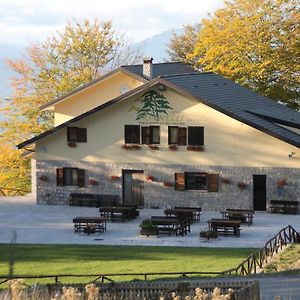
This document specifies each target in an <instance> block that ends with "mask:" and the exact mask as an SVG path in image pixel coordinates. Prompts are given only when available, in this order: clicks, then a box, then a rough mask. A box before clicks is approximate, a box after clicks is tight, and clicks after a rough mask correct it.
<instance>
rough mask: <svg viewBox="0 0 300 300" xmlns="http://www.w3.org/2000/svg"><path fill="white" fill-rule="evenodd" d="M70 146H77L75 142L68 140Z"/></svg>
mask: <svg viewBox="0 0 300 300" xmlns="http://www.w3.org/2000/svg"><path fill="white" fill-rule="evenodd" d="M68 146H69V147H70V148H75V147H76V146H77V144H76V142H68Z"/></svg>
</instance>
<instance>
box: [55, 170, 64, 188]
mask: <svg viewBox="0 0 300 300" xmlns="http://www.w3.org/2000/svg"><path fill="white" fill-rule="evenodd" d="M56 185H57V186H64V169H56Z"/></svg>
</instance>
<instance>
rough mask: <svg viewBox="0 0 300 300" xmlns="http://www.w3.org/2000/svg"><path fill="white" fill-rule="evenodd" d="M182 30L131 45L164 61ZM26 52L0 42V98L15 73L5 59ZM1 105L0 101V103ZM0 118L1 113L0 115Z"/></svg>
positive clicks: (21, 47) (8, 92) (5, 95)
mask: <svg viewBox="0 0 300 300" xmlns="http://www.w3.org/2000/svg"><path fill="white" fill-rule="evenodd" d="M173 32H176V33H177V34H178V33H180V32H182V30H181V29H174V30H168V31H164V32H162V33H160V34H157V35H154V36H152V37H150V38H147V39H145V40H143V41H141V42H139V43H135V44H134V45H133V46H134V47H138V48H140V49H141V51H142V52H143V56H144V57H148V56H151V57H153V59H154V63H159V62H164V61H166V60H168V59H169V56H168V54H167V52H166V48H167V44H168V42H169V40H170V38H171V36H172V34H173ZM25 52H26V46H25V45H21V44H0V98H9V97H11V95H12V90H11V86H10V80H9V78H11V77H12V76H14V75H16V74H15V73H14V72H13V71H11V70H10V69H9V68H8V67H7V65H6V63H5V59H7V58H10V59H18V58H21V57H22V55H23V54H24V53H25ZM0 105H1V103H0ZM0 119H1V115H0Z"/></svg>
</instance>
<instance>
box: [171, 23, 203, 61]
mask: <svg viewBox="0 0 300 300" xmlns="http://www.w3.org/2000/svg"><path fill="white" fill-rule="evenodd" d="M200 29H201V24H198V23H196V24H194V25H183V28H182V32H181V33H176V32H175V31H174V32H173V34H172V36H171V38H170V41H169V43H168V44H167V47H168V48H167V50H166V51H167V53H168V55H169V59H170V61H179V62H183V63H185V64H188V65H195V64H196V63H197V59H195V58H194V57H193V56H192V53H193V52H194V48H195V46H196V43H197V40H198V35H199V31H200Z"/></svg>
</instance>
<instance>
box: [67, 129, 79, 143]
mask: <svg viewBox="0 0 300 300" xmlns="http://www.w3.org/2000/svg"><path fill="white" fill-rule="evenodd" d="M77 129H78V128H77V127H67V141H68V142H77V140H78V136H77Z"/></svg>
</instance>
